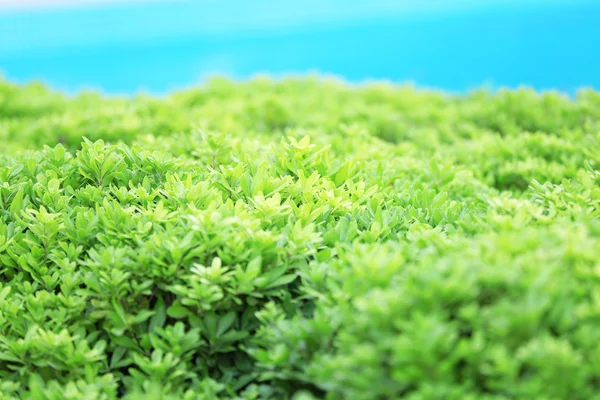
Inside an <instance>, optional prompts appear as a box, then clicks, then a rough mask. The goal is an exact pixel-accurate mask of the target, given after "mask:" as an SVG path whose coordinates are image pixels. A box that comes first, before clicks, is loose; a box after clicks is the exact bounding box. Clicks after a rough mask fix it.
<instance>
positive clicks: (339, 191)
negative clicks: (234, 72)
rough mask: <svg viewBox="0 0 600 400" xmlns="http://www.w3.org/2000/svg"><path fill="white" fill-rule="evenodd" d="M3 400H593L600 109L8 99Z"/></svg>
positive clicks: (404, 95) (474, 98) (86, 96)
mask: <svg viewBox="0 0 600 400" xmlns="http://www.w3.org/2000/svg"><path fill="white" fill-rule="evenodd" d="M0 141H1V145H0V398H2V399H13V398H14V399H18V398H23V399H83V398H85V399H114V398H117V397H124V398H127V399H153V398H154V399H181V398H183V399H216V398H230V399H263V398H264V399H283V398H293V399H296V400H308V399H321V398H325V399H395V398H407V399H515V398H518V399H548V400H550V399H564V398H570V399H594V398H596V399H598V398H600V397H599V396H600V395H599V393H600V329H598V327H599V326H600V325H599V324H600V261H599V260H600V94H598V93H597V92H594V91H591V90H588V91H581V92H580V93H578V95H577V96H576V98H568V97H566V96H562V95H559V94H556V93H544V94H539V93H535V92H533V91H531V90H525V89H522V90H515V91H500V92H497V93H493V94H491V93H488V92H485V91H476V92H472V93H470V94H466V95H461V96H453V95H449V94H443V93H438V92H433V91H423V90H416V89H414V88H411V87H399V86H392V85H385V84H370V85H363V86H359V87H352V86H349V85H346V84H344V83H341V82H336V81H332V80H323V79H317V78H304V79H287V80H283V81H280V82H274V81H271V80H268V79H265V78H258V79H255V80H252V81H250V82H247V83H233V82H230V81H227V80H224V79H215V80H213V81H211V82H210V83H209V84H207V85H206V86H204V87H201V88H197V89H191V90H186V91H182V92H178V93H174V94H172V95H170V96H168V97H165V98H152V97H149V96H142V95H140V96H137V97H134V98H110V97H103V96H101V95H98V94H95V93H82V94H80V95H77V96H76V97H66V96H64V95H62V94H59V93H56V92H53V91H51V90H48V89H47V88H45V87H44V86H43V85H40V84H30V85H26V86H15V85H11V84H9V83H6V82H0Z"/></svg>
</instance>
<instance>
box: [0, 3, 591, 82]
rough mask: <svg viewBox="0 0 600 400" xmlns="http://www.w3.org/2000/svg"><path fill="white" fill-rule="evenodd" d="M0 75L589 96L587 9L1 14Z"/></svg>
mask: <svg viewBox="0 0 600 400" xmlns="http://www.w3.org/2000/svg"><path fill="white" fill-rule="evenodd" d="M348 3H350V5H348ZM481 3H485V5H482V4H481ZM0 71H2V72H3V74H4V75H5V77H6V78H7V79H9V80H12V81H17V82H26V81H29V80H32V79H41V80H43V81H45V82H47V83H49V84H50V85H52V86H54V87H56V88H59V89H62V90H66V91H69V92H73V91H76V90H79V89H81V88H90V87H92V88H98V89H101V90H103V91H105V92H109V93H133V92H136V91H139V90H146V91H150V92H154V93H164V92H166V91H169V90H172V89H175V88H181V87H185V86H189V85H191V84H195V83H198V82H200V81H202V80H203V79H205V78H206V77H207V76H209V75H213V74H225V75H229V76H232V77H234V78H239V79H244V78H247V77H249V76H252V75H254V74H257V73H269V74H272V75H276V76H280V75H285V74H289V73H307V72H311V71H316V72H320V73H327V74H334V75H338V76H341V77H343V78H345V79H348V80H350V81H363V80H365V79H387V80H392V81H397V82H403V81H413V82H415V83H416V84H418V85H421V86H428V87H437V88H442V89H446V90H452V91H463V90H467V89H470V88H473V87H476V86H481V85H484V84H486V85H488V86H510V87H516V86H519V85H529V86H533V87H535V88H537V89H558V90H561V91H567V92H573V91H574V90H576V89H577V88H580V87H584V86H593V87H596V88H600V1H595V0H588V1H583V0H581V1H580V0H554V1H548V0H546V1H542V0H522V1H516V0H504V1H501V0H497V1H496V0H488V1H486V2H477V1H473V0H454V1H441V0H437V1H436V0H423V1H421V2H416V1H414V2H413V1H402V0H399V1H389V0H388V1H386V0H371V1H364V2H362V1H357V2H352V1H351V0H345V1H342V0H335V1H316V0H308V1H304V2H299V1H291V0H280V1H277V2H275V1H266V0H255V1H243V0H221V1H216V0H215V1H212V0H200V1H194V2H191V1H181V2H170V3H161V2H158V3H152V4H142V5H140V4H128V5H111V6H96V7H91V8H90V7H88V8H75V9H59V10H52V11H27V12H10V13H8V12H5V13H3V14H0Z"/></svg>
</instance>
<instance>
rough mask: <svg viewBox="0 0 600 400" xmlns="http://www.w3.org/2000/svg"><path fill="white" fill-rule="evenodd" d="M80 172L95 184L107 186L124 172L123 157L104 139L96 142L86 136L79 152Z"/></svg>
mask: <svg viewBox="0 0 600 400" xmlns="http://www.w3.org/2000/svg"><path fill="white" fill-rule="evenodd" d="M77 164H78V166H79V173H80V174H81V175H82V176H83V177H84V178H86V179H87V180H88V181H89V182H91V183H94V185H95V186H98V187H101V188H103V187H105V186H107V185H109V184H110V183H112V182H113V181H114V180H115V179H116V178H117V177H119V176H120V175H121V174H122V173H123V166H124V165H123V158H122V157H121V156H120V155H119V154H118V153H116V152H114V151H111V149H110V148H108V149H107V148H105V147H104V142H103V141H98V142H95V143H92V142H90V141H89V140H87V139H85V138H84V142H83V143H82V144H81V150H80V151H79V152H78V154H77Z"/></svg>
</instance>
